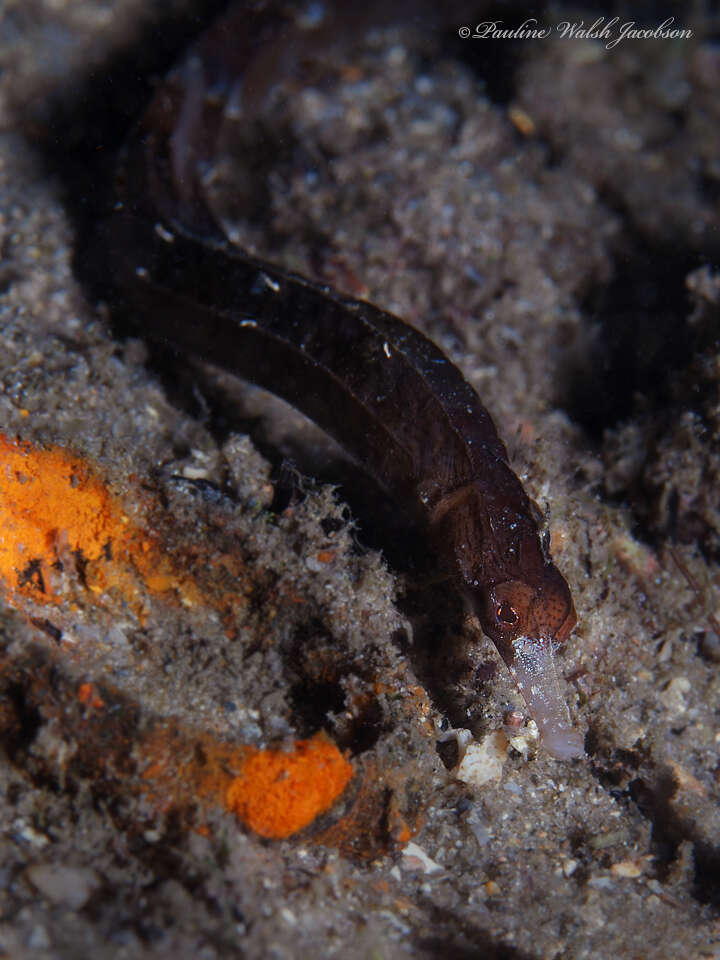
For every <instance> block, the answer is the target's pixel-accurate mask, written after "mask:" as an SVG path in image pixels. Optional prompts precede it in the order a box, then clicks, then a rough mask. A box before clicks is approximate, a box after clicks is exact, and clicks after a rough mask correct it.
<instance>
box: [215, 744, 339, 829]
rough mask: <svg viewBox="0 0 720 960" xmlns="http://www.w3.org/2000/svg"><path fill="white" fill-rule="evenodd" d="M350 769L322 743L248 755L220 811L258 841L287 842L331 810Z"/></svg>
mask: <svg viewBox="0 0 720 960" xmlns="http://www.w3.org/2000/svg"><path fill="white" fill-rule="evenodd" d="M352 775H353V768H352V766H351V765H350V763H349V761H348V760H346V758H345V757H344V756H343V754H342V753H341V752H340V750H339V749H338V748H337V747H336V746H335V744H333V743H331V742H330V741H329V740H326V739H324V738H323V737H315V738H314V739H312V740H297V741H296V742H295V743H294V744H293V747H292V749H291V750H250V751H248V755H247V757H246V759H245V762H244V763H243V767H242V772H241V773H240V776H238V777H236V778H235V779H234V780H233V782H232V783H231V784H230V786H229V787H228V790H227V794H226V806H227V807H228V809H230V810H232V811H233V812H234V813H235V814H236V816H237V817H238V818H239V819H240V820H242V821H243V823H245V824H246V825H247V826H248V827H250V829H251V830H254V831H255V833H259V834H260V836H262V837H274V838H277V839H280V838H282V837H289V836H291V835H292V834H293V833H297V832H298V830H302V829H303V827H306V826H308V824H310V823H312V821H313V820H314V819H315V818H316V817H317V816H318V815H319V814H321V813H324V812H325V811H326V810H329V808H330V807H331V806H332V805H333V803H334V802H335V801H336V800H337V798H338V797H339V796H340V794H341V793H342V792H343V790H344V789H345V787H346V786H347V784H348V782H349V781H350V779H351V778H352Z"/></svg>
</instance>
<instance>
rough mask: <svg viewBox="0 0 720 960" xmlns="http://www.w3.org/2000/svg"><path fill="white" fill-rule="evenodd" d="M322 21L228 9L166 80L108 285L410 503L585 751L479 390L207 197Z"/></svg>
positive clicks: (126, 177) (535, 556)
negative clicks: (239, 130) (228, 137)
mask: <svg viewBox="0 0 720 960" xmlns="http://www.w3.org/2000/svg"><path fill="white" fill-rule="evenodd" d="M342 16H343V17H345V12H344V11H343V14H342ZM327 17H330V14H327ZM327 17H326V19H325V20H324V21H323V22H321V23H320V24H310V23H308V22H307V18H305V19H304V20H303V19H302V18H299V19H298V20H297V21H296V20H293V19H292V18H291V17H283V16H280V15H279V14H278V13H277V11H270V10H264V9H259V10H257V9H256V10H254V11H253V12H252V13H251V12H249V11H248V10H247V9H242V10H239V11H235V12H232V11H231V13H230V14H229V15H227V16H225V17H224V18H222V19H221V20H219V21H218V22H217V23H216V24H214V25H213V26H212V27H211V28H210V29H209V30H208V31H207V33H205V34H204V35H203V36H202V37H201V38H200V40H199V41H198V42H197V43H196V45H195V46H194V47H193V48H192V50H191V51H190V53H189V55H188V57H187V58H186V59H185V60H184V61H183V62H182V63H181V64H180V65H179V66H178V67H176V68H175V69H174V70H172V71H171V73H170V74H169V75H168V77H167V78H166V80H165V81H164V82H163V84H162V85H161V86H160V88H159V89H158V91H157V93H156V94H155V95H154V97H153V98H152V100H151V102H150V104H149V106H148V108H147V110H146V112H145V114H144V116H143V118H142V120H141V122H140V124H139V126H138V127H137V128H136V129H135V131H134V132H133V134H132V135H131V137H130V139H129V141H128V143H127V144H126V146H125V148H124V150H123V153H122V157H121V160H120V164H119V168H118V174H117V184H116V190H117V197H116V199H117V203H116V206H115V211H114V213H113V214H112V215H111V216H110V217H109V218H108V220H107V222H106V223H105V224H104V225H103V227H102V236H103V237H104V241H105V242H106V243H107V246H108V250H109V253H110V257H111V264H112V269H113V274H114V275H113V282H114V283H115V284H116V287H117V289H118V291H119V292H120V293H121V295H122V296H123V297H124V298H125V299H126V301H127V302H128V303H129V304H130V305H131V307H132V308H133V309H134V310H135V311H136V312H137V314H138V315H139V316H141V317H142V319H143V322H144V324H145V326H146V329H145V332H146V333H147V335H148V336H149V337H152V338H158V339H161V340H164V341H167V342H169V343H170V344H172V345H174V346H175V347H177V348H179V349H180V350H182V351H184V352H186V353H188V354H190V355H193V356H198V357H200V358H203V359H205V360H208V361H210V362H212V363H215V364H217V365H219V366H221V367H223V368H225V369H226V370H229V371H230V372H232V373H234V374H237V375H239V376H241V377H244V378H246V379H248V380H251V381H253V382H254V383H258V384H260V385H262V386H263V387H265V388H267V389H268V390H271V391H272V392H274V393H276V394H278V395H279V396H281V397H283V398H284V399H285V400H288V401H289V402H290V403H291V404H293V405H294V406H295V407H297V408H298V409H299V410H301V411H302V412H303V413H304V414H306V415H307V416H308V417H310V418H311V419H312V420H314V421H315V422H316V423H317V424H319V425H320V426H321V427H322V428H323V429H325V430H326V431H327V432H328V433H329V434H331V435H332V436H333V437H334V438H335V439H336V440H338V441H339V443H340V444H341V445H342V446H344V447H345V448H346V449H347V450H348V451H349V452H350V453H351V454H352V455H353V456H354V457H355V459H357V460H358V461H359V462H360V463H362V464H364V465H365V466H366V468H367V469H368V470H369V471H370V472H371V473H372V474H373V475H374V476H375V478H376V479H377V480H378V481H379V482H380V484H381V485H382V486H383V487H384V488H385V489H386V490H387V491H388V493H389V495H390V496H391V497H393V498H395V499H396V500H397V502H399V503H402V504H408V503H409V504H411V505H412V506H413V507H414V509H415V514H416V516H417V518H418V523H419V524H421V525H422V527H423V529H424V531H425V532H426V534H427V538H428V542H429V543H430V544H431V545H432V549H433V551H434V553H435V556H436V559H437V567H438V570H439V571H444V572H448V571H449V574H448V575H449V576H450V578H451V582H452V583H453V585H454V587H455V588H456V589H457V590H458V591H459V592H460V593H462V594H463V595H465V596H466V597H467V599H468V600H469V603H470V605H471V607H472V610H473V611H474V613H475V614H476V615H477V618H478V619H479V621H480V623H481V625H482V628H483V630H484V632H485V633H486V634H487V636H488V637H490V638H491V640H492V641H493V642H494V644H495V646H496V647H497V649H498V650H499V652H500V654H501V656H502V657H503V659H504V661H505V663H506V664H507V666H508V667H509V669H510V671H511V673H512V675H513V677H514V679H515V682H516V683H517V686H518V689H519V690H520V692H521V693H522V695H523V697H524V698H525V701H526V702H527V705H528V707H529V709H530V712H531V714H532V716H533V717H534V719H535V721H536V723H537V725H538V727H539V729H540V732H541V735H542V738H543V742H544V745H545V747H546V749H547V750H548V751H549V752H550V753H551V754H552V755H553V756H555V757H558V758H563V759H565V758H570V757H576V756H580V755H582V753H583V741H582V737H581V736H580V734H579V733H578V732H577V731H575V730H574V729H573V728H572V727H571V725H570V719H569V714H568V710H567V706H566V704H565V701H564V699H563V698H562V696H561V693H560V686H559V683H558V677H557V673H556V669H555V665H554V658H553V653H554V648H555V647H556V646H557V645H559V644H561V643H563V642H564V641H565V640H566V639H567V637H568V635H569V634H570V633H571V631H572V629H573V627H574V626H575V623H576V616H575V610H574V607H573V601H572V597H571V595H570V590H569V589H568V585H567V583H566V582H565V580H564V579H563V577H562V575H561V574H560V572H559V571H558V570H557V568H556V567H555V566H554V564H553V563H552V561H551V558H550V556H549V553H548V550H547V548H546V545H545V543H544V539H543V537H542V536H541V533H540V530H539V522H540V512H539V510H538V508H537V506H536V505H535V504H534V503H533V502H532V500H530V498H529V497H528V496H527V494H526V493H525V491H524V490H523V487H522V485H521V483H520V481H519V479H518V478H517V476H516V475H515V473H514V472H513V471H512V469H511V468H510V466H509V464H508V456H507V451H506V449H505V445H504V444H503V442H502V441H501V440H500V438H499V437H498V434H497V431H496V429H495V425H494V424H493V421H492V419H491V417H490V415H489V414H488V412H487V410H485V408H484V407H483V405H482V403H481V402H480V399H479V397H478V396H477V394H476V393H475V391H474V390H473V389H472V387H471V386H470V385H469V384H468V383H467V382H466V381H465V379H464V378H463V376H462V374H461V373H460V371H459V370H458V369H457V368H456V367H455V366H454V365H453V364H452V363H451V362H450V361H449V360H448V358H447V357H446V356H445V355H444V354H443V353H442V352H441V351H440V350H439V349H438V348H437V347H436V346H435V345H434V344H433V343H431V341H430V340H428V339H427V338H426V337H425V336H423V335H422V334H421V333H419V332H418V331H417V330H415V329H413V327H411V326H409V325H408V324H406V323H404V322H403V321H402V320H400V319H398V318H397V317H395V316H392V315H391V314H389V313H386V312H385V311H383V310H380V309H378V308H377V307H375V306H373V305H372V304H371V303H367V302H365V301H360V300H354V299H352V298H350V297H346V296H343V295H342V294H340V293H338V292H336V291H335V290H333V289H331V288H330V287H327V286H323V285H321V284H318V283H313V282H311V281H309V280H306V279H305V278H303V277H301V276H297V275H295V274H292V273H289V272H286V271H284V270H282V269H279V268H278V267H276V266H274V265H272V264H270V263H266V262H265V261H263V260H260V259H257V258H255V257H252V256H250V255H248V254H247V253H245V252H244V251H243V250H241V249H239V248H238V247H237V246H234V245H233V244H232V243H231V242H230V241H229V240H228V238H227V236H226V234H225V233H224V231H223V229H222V227H221V226H220V225H219V222H218V220H217V218H216V216H215V215H214V213H213V212H212V210H211V208H210V204H209V201H208V199H207V197H206V191H205V188H204V186H203V175H204V173H206V172H207V169H208V165H209V164H211V163H212V161H213V159H214V158H215V151H216V148H217V142H218V137H219V134H220V131H221V128H222V124H223V120H224V116H225V112H226V110H227V104H228V101H232V104H233V107H232V109H233V111H234V112H235V113H236V114H237V111H238V110H242V111H243V113H242V116H243V118H245V117H246V116H247V117H248V118H249V119H252V117H253V115H254V114H256V113H257V112H259V110H260V108H261V106H262V104H263V102H264V101H265V100H266V98H267V95H268V92H269V91H270V89H271V88H272V86H273V84H275V83H277V82H278V81H279V80H281V79H283V77H286V76H287V75H289V74H290V73H291V72H292V70H293V69H294V67H295V66H296V64H297V62H298V61H299V60H300V59H301V58H303V57H307V56H308V54H309V52H312V51H313V50H316V49H318V47H319V46H320V45H321V44H322V43H323V42H324V37H325V36H326V35H327V34H324V33H323V30H327V26H328V20H327Z"/></svg>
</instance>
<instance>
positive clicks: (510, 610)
mask: <svg viewBox="0 0 720 960" xmlns="http://www.w3.org/2000/svg"><path fill="white" fill-rule="evenodd" d="M495 617H496V619H497V621H498V623H501V624H505V625H507V626H509V627H511V626H513V624H515V623H517V622H518V615H517V611H516V610H515V609H514V607H512V606H511V605H510V604H509V603H508V602H507V601H506V600H504V601H503V602H502V603H499V604H498V606H497V609H496V610H495Z"/></svg>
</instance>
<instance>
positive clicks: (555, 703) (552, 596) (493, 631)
mask: <svg viewBox="0 0 720 960" xmlns="http://www.w3.org/2000/svg"><path fill="white" fill-rule="evenodd" d="M475 600H476V609H477V613H478V617H479V619H480V622H481V624H482V627H483V630H484V632H485V633H486V634H487V635H488V636H489V637H490V639H491V640H492V641H493V643H494V644H495V646H496V647H497V649H498V651H499V652H500V654H501V656H502V657H503V659H504V661H505V663H506V664H507V666H508V669H509V670H510V672H511V674H512V675H513V679H514V680H515V683H516V684H517V687H518V690H519V691H520V693H521V694H522V696H523V698H524V700H525V702H526V703H527V705H528V708H529V710H530V713H531V714H532V717H533V719H534V720H535V722H536V724H537V726H538V729H539V731H540V734H541V736H542V739H543V744H544V746H545V749H546V750H547V751H548V752H549V753H550V754H551V755H552V756H554V757H557V758H558V759H563V760H567V759H570V758H572V757H578V756H582V755H583V752H584V751H583V738H582V736H581V735H580V734H579V733H578V732H577V731H576V730H574V729H573V727H572V726H571V723H570V714H569V711H568V708H567V704H566V703H565V700H564V698H563V696H562V694H561V689H560V682H559V677H558V672H557V668H556V664H555V656H554V654H555V649H556V648H557V647H558V646H559V645H560V644H562V643H563V642H564V641H565V640H566V639H567V637H568V636H569V635H570V633H571V632H572V629H573V627H574V626H575V623H576V622H577V617H576V615H575V607H574V605H573V601H572V596H571V595H570V589H569V587H568V585H567V583H566V582H565V580H564V578H563V577H562V575H561V574H560V572H559V571H558V570H557V568H556V567H554V566H553V565H552V564H547V565H546V566H545V567H544V569H543V570H542V572H541V574H540V576H538V577H537V578H535V580H534V582H530V581H525V580H508V581H504V582H502V583H496V584H492V585H490V586H488V587H486V588H485V589H483V590H481V591H480V597H476V598H475ZM478 600H479V603H478Z"/></svg>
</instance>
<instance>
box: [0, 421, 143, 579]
mask: <svg viewBox="0 0 720 960" xmlns="http://www.w3.org/2000/svg"><path fill="white" fill-rule="evenodd" d="M0 490H1V491H2V493H1V495H0V576H2V578H3V579H4V580H5V581H6V583H7V584H8V585H10V586H12V587H17V588H18V589H19V590H21V591H23V592H27V591H28V590H29V589H30V588H31V587H32V586H34V587H35V588H38V587H39V588H40V590H41V592H43V593H48V594H50V593H51V592H52V591H51V590H50V587H49V584H47V583H46V582H45V581H46V579H47V578H48V574H49V573H50V572H51V570H52V567H53V566H54V565H57V564H59V563H61V557H62V555H63V553H68V554H77V553H81V554H82V556H83V558H84V559H85V560H88V561H92V560H97V559H99V558H100V557H101V556H102V555H103V553H104V551H107V550H109V549H110V548H111V546H112V545H113V544H114V543H115V542H116V541H117V540H118V539H122V538H123V537H124V536H125V535H126V530H125V528H126V524H127V519H126V518H124V517H123V515H122V512H121V511H120V509H119V508H118V506H117V505H116V504H115V502H114V501H113V499H112V497H111V495H110V494H109V493H108V491H107V490H106V489H105V487H104V486H103V484H102V483H101V482H100V481H99V480H98V479H97V478H95V477H94V476H93V475H92V473H91V472H90V470H89V469H88V468H87V467H86V466H85V465H84V464H83V463H82V462H81V461H79V460H78V459H77V458H75V457H73V456H71V455H70V454H69V453H68V452H67V451H65V450H62V449H60V448H58V447H51V448H49V449H47V450H42V449H39V448H36V447H32V446H31V445H30V444H26V443H16V442H15V441H13V440H8V439H7V438H5V437H3V436H0Z"/></svg>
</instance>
